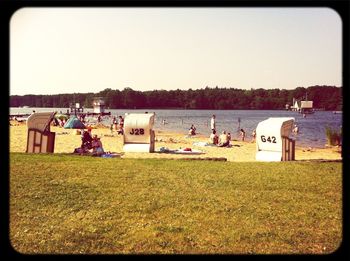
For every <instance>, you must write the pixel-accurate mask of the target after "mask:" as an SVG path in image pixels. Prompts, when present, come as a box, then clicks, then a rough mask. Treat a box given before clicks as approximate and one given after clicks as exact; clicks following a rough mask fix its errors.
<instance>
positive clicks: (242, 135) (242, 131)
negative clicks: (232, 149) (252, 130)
mask: <svg viewBox="0 0 350 261" xmlns="http://www.w3.org/2000/svg"><path fill="white" fill-rule="evenodd" d="M239 135H240V136H241V139H242V141H244V138H245V131H244V130H243V129H241V130H240V131H239Z"/></svg>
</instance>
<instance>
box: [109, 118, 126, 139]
mask: <svg viewBox="0 0 350 261" xmlns="http://www.w3.org/2000/svg"><path fill="white" fill-rule="evenodd" d="M110 129H111V132H113V129H114V130H116V131H117V133H118V135H123V134H124V118H123V116H121V115H119V116H118V118H117V117H115V116H114V117H113V119H112V124H111V128H110Z"/></svg>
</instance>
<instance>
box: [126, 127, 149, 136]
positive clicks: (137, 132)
mask: <svg viewBox="0 0 350 261" xmlns="http://www.w3.org/2000/svg"><path fill="white" fill-rule="evenodd" d="M129 133H130V134H131V135H143V134H145V130H144V129H142V128H140V129H131V131H130V132H129Z"/></svg>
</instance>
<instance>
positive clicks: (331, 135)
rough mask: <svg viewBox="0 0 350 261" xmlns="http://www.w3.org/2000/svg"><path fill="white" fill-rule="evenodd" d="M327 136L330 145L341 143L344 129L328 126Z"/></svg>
mask: <svg viewBox="0 0 350 261" xmlns="http://www.w3.org/2000/svg"><path fill="white" fill-rule="evenodd" d="M326 136H327V143H328V145H332V146H335V145H340V144H341V139H342V129H341V128H340V129H333V128H331V127H329V126H327V127H326Z"/></svg>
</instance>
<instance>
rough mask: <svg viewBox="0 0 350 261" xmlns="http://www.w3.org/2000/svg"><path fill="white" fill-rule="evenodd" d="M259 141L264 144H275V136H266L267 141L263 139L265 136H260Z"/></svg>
mask: <svg viewBox="0 0 350 261" xmlns="http://www.w3.org/2000/svg"><path fill="white" fill-rule="evenodd" d="M261 141H262V142H266V141H268V142H270V143H271V142H272V143H277V142H276V137H275V136H272V137H270V136H268V137H267V139H266V138H265V135H261Z"/></svg>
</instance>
